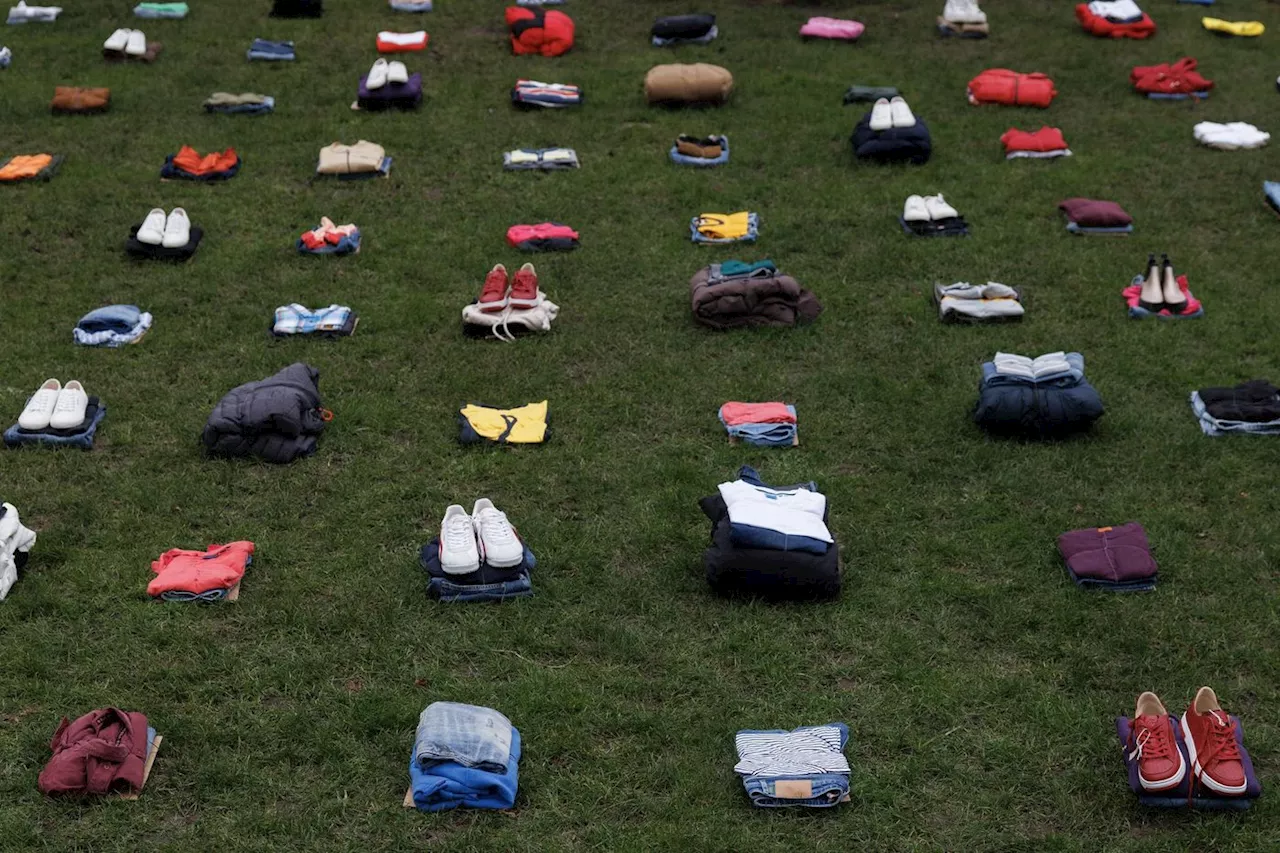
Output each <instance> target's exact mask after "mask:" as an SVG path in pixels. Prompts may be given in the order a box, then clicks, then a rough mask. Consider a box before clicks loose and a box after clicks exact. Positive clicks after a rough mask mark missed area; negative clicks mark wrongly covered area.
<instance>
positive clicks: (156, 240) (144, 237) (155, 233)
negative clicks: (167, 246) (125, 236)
mask: <svg viewBox="0 0 1280 853" xmlns="http://www.w3.org/2000/svg"><path fill="white" fill-rule="evenodd" d="M164 222H165V219H164V209H163V208H159V207H153V208H151V212H150V213H148V214H147V218H146V219H144V220H142V226H141V227H140V228H138V233H137V234H135V235H134V238H135V239H137V241H138V242H139V243H146V244H147V245H149V246H159V245H160V244H161V243H163V242H164Z"/></svg>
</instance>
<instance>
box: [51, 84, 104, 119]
mask: <svg viewBox="0 0 1280 853" xmlns="http://www.w3.org/2000/svg"><path fill="white" fill-rule="evenodd" d="M110 107H111V90H110V89H85V88H81V87H79V86H56V87H54V90H53V101H51V102H50V104H49V109H51V110H52V111H53V112H55V113H105V112H106V111H107V110H108V109H110Z"/></svg>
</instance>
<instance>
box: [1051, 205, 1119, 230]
mask: <svg viewBox="0 0 1280 853" xmlns="http://www.w3.org/2000/svg"><path fill="white" fill-rule="evenodd" d="M1058 209H1059V210H1061V211H1063V212H1064V213H1066V214H1067V218H1068V219H1070V220H1071V221H1072V222H1074V223H1076V224H1077V225H1083V226H1085V227H1086V228H1123V227H1124V226H1126V225H1132V224H1133V217H1132V216H1130V215H1129V214H1127V213H1125V212H1124V208H1123V207H1121V206H1120V205H1118V204H1116V203H1115V202H1114V201H1097V200H1095V199H1091V198H1069V199H1067V200H1066V201H1060V202H1058Z"/></svg>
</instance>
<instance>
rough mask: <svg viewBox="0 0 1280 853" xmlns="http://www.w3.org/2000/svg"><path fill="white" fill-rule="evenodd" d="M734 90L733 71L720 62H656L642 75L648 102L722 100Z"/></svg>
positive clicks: (694, 102)
mask: <svg viewBox="0 0 1280 853" xmlns="http://www.w3.org/2000/svg"><path fill="white" fill-rule="evenodd" d="M732 93H733V75H732V74H730V73H729V71H728V69H725V68H721V67H720V66H719V65H708V64H706V63H705V62H696V63H694V64H692V65H679V64H672V65H655V66H654V67H653V68H650V69H649V73H647V74H645V75H644V97H645V100H646V101H648V102H649V103H651V104H669V105H675V104H722V103H724V102H725V101H727V100H729V95H730V94H732Z"/></svg>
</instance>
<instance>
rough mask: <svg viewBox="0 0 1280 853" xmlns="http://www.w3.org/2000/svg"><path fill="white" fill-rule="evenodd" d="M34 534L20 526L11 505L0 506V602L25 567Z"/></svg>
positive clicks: (16, 513)
mask: <svg viewBox="0 0 1280 853" xmlns="http://www.w3.org/2000/svg"><path fill="white" fill-rule="evenodd" d="M35 544H36V533H35V531H34V530H31V529H29V528H27V527H24V526H23V525H22V521H21V519H19V518H18V510H17V508H16V507H14V505H13V504H11V503H5V504H3V505H0V601H4V599H5V596H7V595H8V594H9V590H11V589H13V585H14V584H15V583H17V582H18V570H19V569H24V568H26V566H27V560H28V559H30V557H31V548H32V546H33V545H35Z"/></svg>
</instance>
